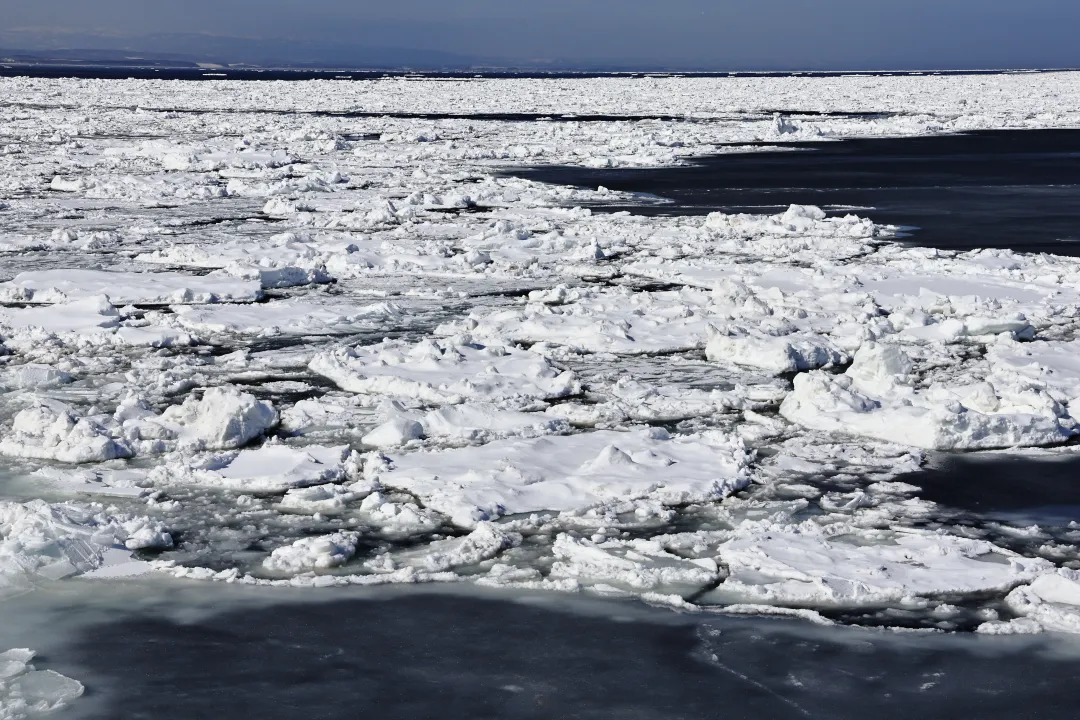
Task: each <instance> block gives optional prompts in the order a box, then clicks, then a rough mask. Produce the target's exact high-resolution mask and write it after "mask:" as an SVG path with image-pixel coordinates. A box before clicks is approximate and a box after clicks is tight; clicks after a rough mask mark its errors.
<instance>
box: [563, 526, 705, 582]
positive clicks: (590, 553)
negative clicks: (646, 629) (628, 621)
mask: <svg viewBox="0 0 1080 720" xmlns="http://www.w3.org/2000/svg"><path fill="white" fill-rule="evenodd" d="M553 551H554V553H555V557H556V558H557V560H556V562H555V564H554V565H552V568H551V574H552V576H554V577H562V578H573V579H575V580H577V581H579V582H584V583H592V584H595V583H604V584H613V585H615V586H616V587H623V588H630V589H633V590H637V591H642V590H650V591H657V590H661V589H664V590H668V591H672V590H678V591H693V590H697V589H700V588H701V587H703V586H706V585H710V584H712V583H714V582H716V580H717V579H719V577H720V571H719V567H718V566H717V564H716V562H715V561H713V560H711V559H708V558H706V559H702V560H687V559H685V558H681V557H679V556H678V555H674V554H672V553H670V552H668V551H667V550H665V549H664V548H663V547H662V546H661V545H660V543H658V542H656V541H650V540H632V541H627V542H624V541H621V540H605V541H603V542H601V543H593V542H590V541H588V540H584V539H579V538H574V537H572V536H570V535H568V534H566V533H562V534H560V535H559V537H557V538H556V539H555V545H554V548H553Z"/></svg>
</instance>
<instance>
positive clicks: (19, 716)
mask: <svg viewBox="0 0 1080 720" xmlns="http://www.w3.org/2000/svg"><path fill="white" fill-rule="evenodd" d="M35 654H36V653H34V652H33V651H32V650H28V649H26V648H16V649H13V650H8V651H6V652H2V653H0V719H2V720H23V718H29V717H40V716H41V715H46V714H49V713H52V712H55V711H57V710H60V709H62V708H65V707H67V706H68V705H69V704H70V703H71V701H73V700H75V699H77V698H79V697H80V696H81V695H82V694H83V691H84V690H85V688H83V686H82V683H80V682H78V681H77V680H72V679H71V678H69V677H66V676H64V675H61V674H60V673H58V672H55V671H53V670H37V669H36V668H35V667H34V666H33V665H31V664H30V661H31V660H33V659H34V656H35Z"/></svg>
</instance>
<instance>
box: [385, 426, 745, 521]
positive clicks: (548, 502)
mask: <svg viewBox="0 0 1080 720" xmlns="http://www.w3.org/2000/svg"><path fill="white" fill-rule="evenodd" d="M750 459H751V455H750V453H748V452H747V451H746V449H745V448H744V447H743V444H742V441H741V440H734V439H732V438H730V437H728V436H726V435H723V434H722V433H718V432H710V433H704V434H701V435H697V436H686V437H671V436H669V435H668V434H667V433H666V432H665V431H664V430H662V429H659V428H651V429H646V430H638V431H635V432H614V431H597V432H590V433H583V434H580V435H569V436H556V437H541V438H533V439H527V440H517V439H513V440H497V441H495V442H492V443H490V444H488V445H484V446H481V447H475V448H473V447H470V448H461V449H454V450H442V451H437V452H416V453H411V454H406V455H394V456H391V459H390V463H391V465H390V467H388V468H387V469H386V470H383V471H380V472H378V475H377V478H378V480H379V482H381V483H382V484H383V485H385V486H387V487H392V488H400V489H402V490H405V491H407V492H409V493H412V494H413V495H415V496H417V497H419V498H421V499H422V500H423V501H424V504H425V505H426V506H428V507H430V508H432V509H435V510H438V511H439V512H441V513H444V514H445V515H448V516H450V517H451V519H452V520H453V521H454V522H455V523H456V524H458V525H461V526H464V527H472V526H474V525H475V524H476V523H477V522H479V521H482V520H490V519H494V518H497V517H500V516H503V515H515V514H520V513H530V512H537V511H541V510H554V511H567V510H582V509H585V508H588V507H591V506H594V505H598V504H602V503H605V502H609V501H616V500H622V501H629V500H633V499H635V498H651V499H654V500H658V501H660V502H662V503H667V504H680V503H686V502H695V501H702V502H704V501H710V500H719V499H721V498H723V497H725V496H726V495H728V494H730V493H732V492H734V491H735V490H738V489H739V488H741V487H744V486H745V485H746V484H747V482H749V471H748V465H749V462H750Z"/></svg>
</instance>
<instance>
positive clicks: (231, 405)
mask: <svg viewBox="0 0 1080 720" xmlns="http://www.w3.org/2000/svg"><path fill="white" fill-rule="evenodd" d="M156 422H158V423H160V424H161V425H163V426H165V427H168V428H170V429H173V430H174V431H175V432H176V434H177V437H178V439H179V442H180V445H181V446H182V447H185V448H188V449H194V450H227V449H230V448H236V447H240V446H241V445H244V444H246V443H248V442H250V441H251V440H253V439H255V438H257V437H259V436H260V435H262V434H263V433H264V432H266V431H267V430H269V429H270V428H272V427H274V426H275V425H277V423H278V413H277V410H275V409H274V406H273V405H272V404H271V403H269V402H268V401H266V400H257V399H256V398H255V396H254V395H252V394H251V393H246V392H241V391H240V390H238V389H236V388H235V387H212V388H207V389H206V391H205V392H204V393H203V395H202V397H201V398H196V397H194V396H189V397H188V398H187V399H186V400H184V402H183V404H181V405H173V406H172V407H170V408H167V409H166V410H165V412H164V413H162V414H161V417H160V419H159V420H156Z"/></svg>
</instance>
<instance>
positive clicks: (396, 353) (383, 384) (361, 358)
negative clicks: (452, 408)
mask: <svg viewBox="0 0 1080 720" xmlns="http://www.w3.org/2000/svg"><path fill="white" fill-rule="evenodd" d="M311 369H312V370H313V371H314V372H316V373H319V374H320V375H325V376H326V377H328V378H330V379H331V380H333V381H334V382H335V383H336V384H337V385H338V386H339V387H341V388H342V389H344V390H348V391H350V392H355V393H364V394H369V395H372V394H374V395H385V396H388V397H401V398H413V399H416V400H420V401H422V402H425V403H431V404H456V403H461V402H464V401H466V400H484V401H502V402H519V403H528V402H529V401H534V400H546V399H553V398H560V397H565V396H567V395H573V394H575V393H577V392H579V391H580V386H579V385H578V382H577V380H576V379H575V378H574V374H573V373H572V372H569V371H560V370H558V369H556V368H555V367H554V366H553V365H552V364H551V363H550V361H548V360H547V359H546V358H544V357H542V356H540V355H537V354H536V353H532V352H529V351H527V350H516V349H513V348H508V347H502V346H498V345H494V346H491V345H478V344H469V345H463V344H456V343H454V342H453V341H452V340H423V341H421V342H419V343H416V344H409V343H403V342H396V341H384V342H382V343H380V344H378V345H372V346H367V347H355V348H347V349H344V350H335V351H332V352H328V353H322V354H319V355H316V356H315V358H314V359H312V361H311Z"/></svg>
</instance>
